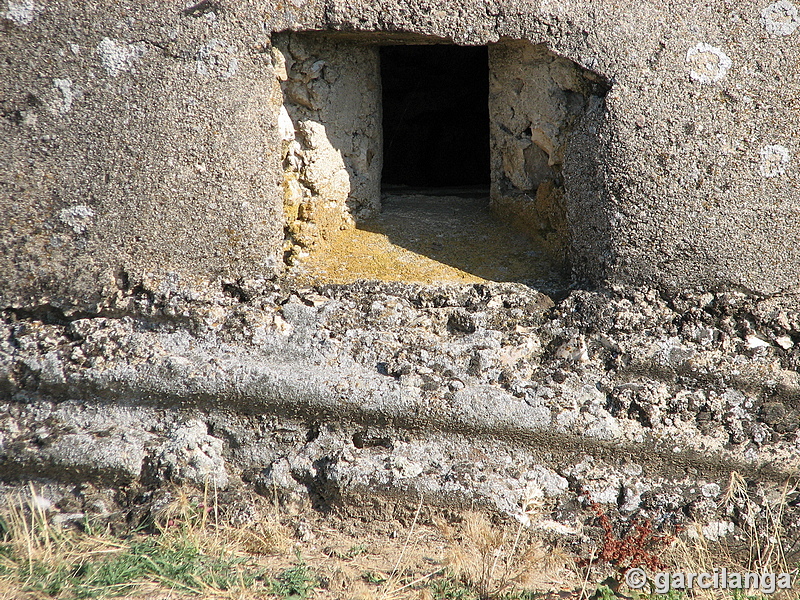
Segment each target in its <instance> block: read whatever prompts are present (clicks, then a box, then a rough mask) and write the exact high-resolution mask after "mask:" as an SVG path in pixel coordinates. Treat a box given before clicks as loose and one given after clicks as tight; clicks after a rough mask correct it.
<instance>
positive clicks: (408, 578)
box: [0, 474, 794, 600]
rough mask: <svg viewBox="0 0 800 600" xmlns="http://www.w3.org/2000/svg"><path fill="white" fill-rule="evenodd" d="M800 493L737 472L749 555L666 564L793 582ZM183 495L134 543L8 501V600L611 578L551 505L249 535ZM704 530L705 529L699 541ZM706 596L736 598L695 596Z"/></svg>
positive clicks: (352, 595) (293, 521) (394, 592)
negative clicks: (586, 559)
mask: <svg viewBox="0 0 800 600" xmlns="http://www.w3.org/2000/svg"><path fill="white" fill-rule="evenodd" d="M793 491H794V488H791V487H790V486H789V485H788V484H787V485H785V486H783V487H782V488H781V489H779V490H776V491H775V494H773V495H772V496H770V497H769V499H768V501H765V500H764V499H761V500H760V501H759V503H758V504H757V503H756V502H755V500H754V499H753V498H750V497H749V496H748V490H747V486H746V484H745V482H744V480H743V479H742V478H741V477H740V476H739V475H738V474H733V475H732V476H731V481H730V485H729V486H728V489H727V490H726V493H725V495H724V496H723V497H722V498H721V499H720V508H721V509H722V510H723V511H725V510H727V509H728V508H729V507H730V508H731V510H733V509H734V508H735V510H736V511H737V514H738V515H740V516H742V517H743V519H744V521H745V526H744V530H745V532H746V533H747V540H748V544H749V546H748V545H745V548H744V552H743V553H742V552H740V553H739V554H738V555H737V558H734V553H732V552H731V553H726V546H725V545H717V544H713V545H712V544H709V543H708V542H707V541H706V539H705V537H704V536H703V535H702V534H701V535H682V536H680V537H679V538H678V539H675V540H674V541H673V543H672V544H671V545H670V547H669V548H667V549H666V551H665V553H664V556H663V558H664V562H665V563H667V564H668V569H670V570H673V571H683V572H713V570H714V569H715V568H720V567H723V566H725V567H728V568H729V569H738V570H739V571H741V572H744V571H753V572H770V571H772V572H781V571H785V572H788V571H789V570H790V568H789V567H790V565H789V564H787V562H788V561H787V558H786V556H785V555H784V553H783V545H784V543H785V541H786V540H785V532H784V531H783V528H782V526H781V522H782V519H783V517H784V511H785V510H786V502H787V498H788V497H790V495H791V494H792V493H793ZM172 496H173V501H172V502H171V503H170V504H169V505H168V506H167V507H166V508H164V509H163V510H162V511H161V512H160V513H159V514H158V515H156V518H155V527H156V529H157V533H156V534H148V535H145V534H140V535H134V536H132V537H128V538H125V539H121V538H118V537H114V536H113V535H111V534H110V533H109V532H107V531H92V530H91V528H89V527H88V525H86V526H85V527H84V528H83V530H78V529H76V528H70V529H64V528H60V527H54V526H53V521H52V519H51V517H52V516H53V514H54V513H53V511H52V510H51V509H50V508H49V507H48V504H47V502H46V501H45V500H44V499H43V498H41V497H40V495H39V494H38V493H37V490H36V489H35V488H34V487H33V486H31V487H30V488H29V490H28V492H27V493H25V494H19V495H16V496H14V497H11V498H8V499H7V502H6V504H5V509H4V511H3V512H2V514H0V518H1V519H2V523H1V524H0V600H6V599H7V600H12V599H13V600H18V599H26V600H43V599H53V598H56V599H59V600H60V599H64V598H92V597H98V598H99V597H109V596H117V597H119V596H123V597H125V598H128V599H129V600H166V599H167V598H170V599H174V600H184V599H185V598H190V597H192V598H197V597H202V598H204V599H205V598H208V599H212V598H218V599H220V600H255V599H256V598H258V599H265V598H303V597H306V596H308V597H312V596H313V597H314V598H315V599H319V600H323V599H334V598H335V599H337V600H339V599H344V598H346V599H352V600H412V599H413V600H487V599H491V600H511V599H520V598H532V597H533V592H531V591H530V590H540V591H547V590H559V589H569V590H574V591H575V595H576V596H578V593H579V592H578V591H579V590H581V589H583V593H581V594H580V597H581V598H582V599H583V600H585V599H586V598H587V597H588V596H589V595H590V594H592V593H593V592H594V590H595V588H596V581H598V575H599V574H604V571H603V565H601V564H597V561H596V560H595V561H593V564H592V565H590V567H589V568H588V569H586V570H585V571H581V570H580V569H578V568H577V567H576V564H575V560H574V558H575V557H574V555H573V554H572V553H571V552H569V551H567V550H565V549H563V548H561V547H559V546H557V545H556V546H553V545H551V544H545V543H544V542H543V541H542V540H541V539H539V538H537V537H536V536H535V535H534V534H533V533H532V531H531V529H530V528H528V527H527V525H526V524H528V523H531V522H535V521H536V520H537V519H539V518H540V517H541V515H540V514H539V513H540V511H541V508H542V505H541V502H540V501H538V500H537V499H529V500H527V501H526V502H525V505H524V506H523V509H524V510H523V519H522V520H521V522H520V523H511V524H509V523H501V522H499V521H497V522H493V521H491V520H490V519H489V518H488V517H487V516H486V515H485V514H482V513H478V512H469V513H465V514H463V515H461V518H460V519H458V520H456V521H455V522H453V521H445V520H442V519H437V517H436V514H435V513H433V512H432V511H430V510H426V509H425V506H424V504H423V502H422V501H420V502H419V504H418V506H417V509H416V511H415V513H414V515H413V519H409V521H407V522H406V523H405V525H402V524H400V523H398V522H397V521H392V520H389V521H369V522H364V523H358V522H355V521H353V520H346V519H343V520H341V521H337V520H336V518H330V517H328V518H325V517H321V516H319V515H314V514H313V513H307V514H300V515H294V516H291V517H290V516H288V515H286V514H282V513H281V512H280V511H279V510H278V507H277V506H274V505H269V504H267V503H265V505H264V506H265V508H266V510H263V511H262V514H263V515H264V516H263V517H262V518H260V519H259V520H256V521H254V522H249V523H248V524H247V525H244V526H237V525H233V524H231V523H229V522H226V521H225V520H224V519H223V517H222V516H221V515H220V512H219V510H218V507H219V503H218V501H217V499H216V497H215V494H214V493H213V491H209V490H206V491H204V492H201V491H197V490H190V489H177V490H174V492H173V494H172ZM757 509H758V511H760V512H758V511H757ZM757 512H758V515H759V516H758V518H756V514H757ZM431 521H433V523H435V524H433V525H432V524H430V523H431ZM3 528H4V529H5V532H3ZM698 531H700V525H694V526H693V531H692V532H688V533H695V532H698ZM605 574H607V573H605ZM524 590H528V591H524ZM748 592H749V593H753V592H755V590H749V591H748ZM693 597H695V598H698V599H700V600H722V599H727V600H730V599H731V598H732V594H731V592H730V591H724V590H720V591H716V592H715V591H713V590H694V593H693Z"/></svg>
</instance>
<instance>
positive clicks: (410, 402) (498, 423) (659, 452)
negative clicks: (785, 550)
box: [40, 361, 800, 481]
mask: <svg viewBox="0 0 800 600" xmlns="http://www.w3.org/2000/svg"><path fill="white" fill-rule="evenodd" d="M226 371H227V375H221V374H222V373H223V371H221V370H220V371H219V372H218V373H217V374H216V375H217V376H215V377H204V378H203V379H202V384H200V379H199V378H192V377H185V376H182V375H181V374H179V373H174V372H173V373H164V372H163V371H161V372H160V373H159V369H158V368H153V367H152V365H147V366H145V368H142V369H141V370H139V369H137V368H135V367H133V366H130V365H126V366H124V367H115V368H112V369H108V370H105V371H100V372H93V371H92V370H86V371H83V372H81V374H79V375H78V376H75V377H70V378H69V380H68V381H64V380H61V381H58V380H53V379H50V380H46V379H45V380H43V381H42V387H41V388H40V390H41V391H42V392H45V393H46V394H48V395H49V394H51V393H52V394H53V395H54V397H58V398H61V399H67V398H69V399H76V400H92V401H96V402H100V403H120V404H125V405H132V404H137V405H149V406H156V407H159V408H169V409H180V410H185V409H200V410H204V411H205V410H209V411H219V410H223V411H224V410H231V409H235V410H236V411H237V412H239V413H240V414H242V413H243V414H262V415H263V414H269V415H276V416H280V417H281V418H286V419H292V420H306V421H309V420H310V421H315V422H324V421H326V420H330V419H335V420H336V421H337V422H340V423H350V424H354V425H361V426H371V427H377V428H381V429H384V428H385V429H390V430H395V431H397V430H404V431H407V432H409V433H411V434H412V435H415V436H422V437H424V436H425V435H426V434H430V433H451V434H455V435H458V436H464V437H480V438H482V439H487V440H495V441H499V442H503V443H506V444H509V445H510V446H512V447H518V448H521V449H525V450H527V451H534V452H537V451H538V452H549V453H553V452H555V453H557V454H560V455H567V456H570V455H571V456H582V455H587V454H589V455H592V456H595V457H596V458H598V459H601V460H608V461H612V462H613V461H617V460H619V459H620V458H622V457H625V458H627V459H629V460H632V461H636V462H639V463H642V464H644V465H646V467H647V471H648V472H649V473H650V474H651V475H663V476H667V477H674V475H675V473H676V472H679V471H681V472H683V471H685V470H686V469H689V468H693V469H699V470H701V471H702V472H703V473H704V474H707V475H708V476H720V475H724V474H729V473H730V472H732V471H737V472H739V473H741V474H744V475H752V476H754V477H757V478H759V479H760V480H762V481H763V480H770V481H779V480H780V481H785V480H786V479H795V478H797V477H798V472H799V470H798V467H800V465H794V464H791V463H788V462H787V463H782V464H775V463H770V462H769V460H768V459H767V458H763V459H762V458H756V459H754V460H750V461H748V460H745V459H743V458H742V457H737V456H735V455H734V454H733V453H730V454H728V453H719V452H711V453H701V452H699V451H697V450H693V449H690V448H685V447H680V446H677V448H679V451H677V452H676V451H675V448H676V440H673V439H671V438H664V439H658V438H656V437H655V436H653V435H650V434H645V436H644V440H643V441H632V440H604V439H597V438H592V437H588V436H586V435H578V434H575V433H570V432H567V431H563V430H558V429H556V428H554V427H552V426H551V425H547V424H542V422H541V417H540V415H538V414H537V413H536V412H535V410H534V409H533V408H532V407H530V406H528V405H527V404H526V403H525V402H524V401H522V400H520V399H517V398H514V397H513V396H511V395H510V394H506V393H503V392H501V393H498V391H497V390H496V389H495V390H494V392H493V393H492V398H491V399H490V401H487V402H481V403H475V402H473V401H471V399H474V398H475V397H476V395H480V394H482V393H484V392H485V393H487V394H488V393H489V392H488V389H489V388H487V387H486V386H471V387H467V388H465V389H464V390H462V392H461V395H460V398H461V400H462V401H461V402H458V403H456V404H453V405H452V406H451V407H450V408H451V409H452V412H450V413H449V414H448V413H444V412H441V410H435V411H429V412H428V413H427V414H426V408H425V407H422V406H420V404H419V403H418V399H419V396H418V395H417V394H415V393H413V392H412V390H410V389H409V388H406V387H403V386H401V385H399V384H398V383H396V382H394V381H386V380H387V379H388V378H386V377H384V376H380V375H377V374H374V373H371V372H367V371H366V370H364V371H363V372H362V373H361V374H359V377H358V378H357V379H356V378H355V377H353V376H352V373H349V374H342V373H341V372H340V371H337V370H335V369H332V368H321V367H319V366H318V365H314V364H312V363H305V364H304V363H302V362H291V363H281V362H275V361H269V362H267V361H264V362H261V363H260V364H259V366H253V365H252V363H251V364H249V365H248V364H244V363H241V362H232V363H231V362H229V363H228V364H227V365H226ZM231 371H233V372H231ZM356 380H357V381H358V383H357V384H356V385H355V386H354V385H352V382H353V381H356ZM537 421H538V423H537ZM678 443H679V441H678ZM115 478H116V477H115ZM121 478H122V479H129V477H125V476H123V477H121Z"/></svg>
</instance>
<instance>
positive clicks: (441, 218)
mask: <svg viewBox="0 0 800 600" xmlns="http://www.w3.org/2000/svg"><path fill="white" fill-rule="evenodd" d="M426 192H428V190H424V189H417V190H413V192H410V191H404V192H398V191H392V192H391V193H384V195H383V198H382V210H381V213H380V214H379V215H378V216H377V217H376V218H374V219H371V220H369V221H365V222H362V223H359V225H358V226H357V228H355V229H347V230H343V231H340V232H337V233H336V234H335V235H333V236H332V239H329V240H326V243H322V244H319V245H318V246H317V247H316V248H314V249H313V250H311V251H310V252H309V253H308V255H307V256H305V257H304V258H303V259H302V260H300V261H295V264H294V266H293V267H292V269H291V270H290V273H289V276H290V278H292V279H294V280H295V281H296V282H297V283H303V284H323V283H334V284H347V283H352V282H355V281H358V280H378V281H403V282H409V283H426V284H432V283H464V284H470V283H484V282H519V283H524V284H528V285H532V286H535V287H537V288H539V289H544V290H554V291H555V290H563V289H565V288H566V287H567V285H568V281H567V280H566V277H565V273H564V269H563V266H562V265H563V262H562V260H560V258H559V257H558V256H557V253H555V252H554V251H553V250H548V247H549V246H550V247H551V245H550V244H548V243H547V240H545V239H544V238H541V237H539V236H538V235H536V234H534V235H526V234H524V233H521V232H520V231H518V230H517V229H515V228H514V227H513V226H512V225H511V224H508V223H505V222H503V221H501V220H499V219H498V218H496V217H495V216H494V215H493V214H492V212H491V210H490V209H489V201H488V195H487V194H486V190H485V189H484V190H480V191H477V192H476V191H475V190H470V189H467V188H464V189H455V188H454V189H452V190H441V189H437V190H436V194H439V195H428V194H427V193H426Z"/></svg>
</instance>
